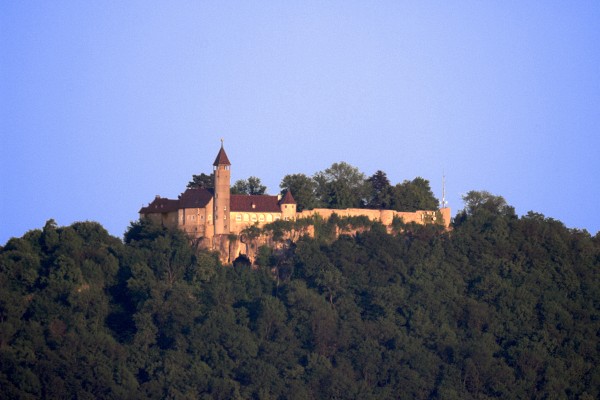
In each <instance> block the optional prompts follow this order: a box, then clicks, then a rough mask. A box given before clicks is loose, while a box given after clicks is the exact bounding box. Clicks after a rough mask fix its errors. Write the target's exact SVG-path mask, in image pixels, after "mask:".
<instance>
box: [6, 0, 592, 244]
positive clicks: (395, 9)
mask: <svg viewBox="0 0 600 400" xmlns="http://www.w3.org/2000/svg"><path fill="white" fill-rule="evenodd" d="M0 134H1V137H0V139H1V141H0V157H1V159H0V162H1V164H0V245H1V244H4V243H5V242H6V241H7V240H8V239H9V238H10V237H12V236H17V237H20V236H22V235H23V234H24V233H25V232H26V231H28V230H30V229H35V228H41V227H43V225H44V223H45V221H46V220H48V219H50V218H54V219H55V220H56V221H57V223H58V224H59V225H69V224H71V223H73V222H75V221H83V220H93V221H98V222H100V223H101V224H102V225H103V226H105V227H106V228H107V229H108V230H109V232H110V233H111V234H114V235H116V236H119V237H122V234H123V232H124V231H125V230H126V228H127V226H128V225H129V223H130V222H131V221H133V220H136V219H137V218H138V214H137V212H138V210H139V209H140V207H141V206H142V205H146V204H148V203H149V202H150V201H151V200H152V199H153V198H154V196H155V195H156V194H160V195H161V196H164V197H171V198H176V197H177V195H178V194H179V193H181V192H182V191H183V190H184V189H185V186H186V183H187V182H188V181H189V180H190V178H191V176H192V174H199V173H201V172H205V173H210V171H211V168H212V162H213V161H214V158H215V156H216V154H217V151H218V149H219V146H220V141H219V139H220V138H221V137H223V138H224V139H225V148H226V150H227V153H228V155H229V158H230V160H231V162H232V164H233V165H232V179H233V180H237V179H245V178H248V177H249V176H251V175H254V176H258V177H259V178H261V179H262V181H263V183H264V184H266V185H267V186H268V192H269V193H271V194H275V193H277V192H278V191H279V183H280V181H281V179H282V178H283V176H285V175H286V174H291V173H305V174H308V175H312V174H313V173H315V172H317V171H320V170H323V169H325V168H327V167H329V166H330V165H331V164H332V163H334V162H339V161H346V162H348V163H350V164H352V165H354V166H356V167H357V168H359V169H360V170H361V171H362V172H364V173H365V174H366V175H367V176H369V175H371V174H373V173H374V172H375V171H376V170H378V169H380V170H383V171H385V172H386V173H387V175H388V177H389V178H390V180H391V181H392V183H393V184H395V183H398V182H402V181H403V180H405V179H413V178H415V177H417V176H421V177H423V178H425V179H428V180H429V181H430V183H431V187H432V189H433V190H434V193H435V194H436V196H437V197H441V191H442V184H441V182H442V175H443V174H444V173H445V175H446V190H447V200H448V201H449V206H450V207H451V208H452V209H453V213H455V212H456V211H457V210H459V209H461V208H462V207H463V204H462V201H461V195H462V194H464V193H466V192H468V191H469V190H488V191H490V192H492V193H494V194H497V195H502V196H504V197H505V198H506V200H507V202H508V203H509V204H511V205H513V206H514V207H515V208H516V211H517V213H518V214H519V215H523V214H525V213H527V211H529V210H533V211H536V212H540V213H543V214H544V215H546V216H547V217H552V218H555V219H558V220H561V221H563V222H564V223H565V224H566V225H567V226H568V227H571V228H581V229H587V230H588V231H589V232H590V233H592V234H595V233H596V232H597V231H598V230H600V210H599V207H598V203H599V202H600V179H599V178H598V177H597V174H598V172H599V171H600V161H599V153H600V151H599V150H600V149H599V147H600V146H599V144H600V2H599V1H596V0H594V1H561V2H558V1H531V2H529V1H501V2H500V1H473V2H462V1H452V2H446V1H439V2H427V1H425V2H421V1H411V2H403V1H397V0H394V1H361V2H358V1H314V2H312V1H252V2H248V1H239V2H223V1H214V2H201V1H189V2H187V1H169V2H156V3H154V2H150V1H139V2H136V1H126V2H123V1H100V2H92V1H12V2H11V1H3V2H0Z"/></svg>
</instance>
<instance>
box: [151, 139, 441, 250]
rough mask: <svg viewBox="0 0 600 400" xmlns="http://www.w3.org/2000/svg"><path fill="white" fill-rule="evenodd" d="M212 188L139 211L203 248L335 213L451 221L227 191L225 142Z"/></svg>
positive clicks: (427, 213)
mask: <svg viewBox="0 0 600 400" xmlns="http://www.w3.org/2000/svg"><path fill="white" fill-rule="evenodd" d="M213 172H214V189H204V188H193V189H187V190H186V191H185V192H183V193H182V194H181V195H180V196H179V197H178V199H177V200H172V199H167V198H162V197H160V196H156V198H155V199H154V200H153V201H152V202H151V203H150V204H149V205H148V206H146V207H142V208H141V209H140V211H139V213H140V217H141V218H149V219H151V220H153V221H155V222H157V223H160V224H162V225H163V226H166V227H170V228H179V229H181V230H183V231H184V232H185V233H187V234H188V235H189V236H190V237H192V238H194V239H202V240H203V241H204V242H205V243H204V245H205V246H207V247H212V248H216V247H217V242H219V241H220V240H219V239H222V238H224V237H231V235H239V234H240V233H241V232H242V230H243V229H244V228H247V227H249V226H252V225H257V226H258V227H259V228H260V227H263V226H264V225H265V224H268V223H270V222H274V221H278V220H298V219H301V218H311V217H313V216H314V215H318V216H320V217H322V218H324V219H328V218H329V217H330V216H331V215H333V214H334V213H335V214H337V215H338V216H340V217H355V216H366V217H368V218H369V219H370V220H372V221H379V222H381V223H382V224H383V225H385V226H387V227H391V225H392V221H393V219H394V218H402V220H403V221H404V222H405V223H411V222H414V223H418V224H426V223H432V222H437V223H442V224H443V225H444V226H445V227H448V226H449V225H450V209H449V208H446V207H443V208H441V209H439V210H419V211H415V212H400V211H394V210H372V209H363V208H348V209H341V210H340V209H326V208H315V209H312V210H303V211H302V212H297V211H296V201H295V200H294V197H293V195H292V193H290V191H287V192H286V194H285V195H284V196H283V197H281V196H270V195H239V194H231V162H230V161H229V158H228V157H227V153H225V149H224V148H223V143H221V148H220V150H219V153H218V154H217V157H216V158H215V162H214V163H213ZM440 217H441V218H442V219H443V221H439V220H437V221H436V219H437V218H440Z"/></svg>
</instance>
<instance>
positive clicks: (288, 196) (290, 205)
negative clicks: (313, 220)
mask: <svg viewBox="0 0 600 400" xmlns="http://www.w3.org/2000/svg"><path fill="white" fill-rule="evenodd" d="M279 206H280V207H281V216H282V218H283V220H284V221H290V220H291V221H294V220H295V219H296V200H294V196H292V192H291V191H289V190H288V191H287V192H285V196H283V198H282V199H281V201H280V202H279Z"/></svg>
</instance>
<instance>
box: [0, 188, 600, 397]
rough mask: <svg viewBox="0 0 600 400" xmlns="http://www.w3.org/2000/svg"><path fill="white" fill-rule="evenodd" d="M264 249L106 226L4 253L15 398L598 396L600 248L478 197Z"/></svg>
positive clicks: (46, 231) (136, 226)
mask: <svg viewBox="0 0 600 400" xmlns="http://www.w3.org/2000/svg"><path fill="white" fill-rule="evenodd" d="M338 223H339V221H335V218H334V220H332V221H328V220H324V221H323V223H322V226H321V227H320V228H319V229H320V230H319V232H320V234H317V235H314V236H312V237H310V236H307V235H304V236H301V235H299V236H298V237H296V238H294V240H292V241H291V242H290V243H289V245H288V246H286V247H285V248H284V249H281V250H274V249H273V248H271V247H267V246H263V247H261V248H260V249H259V252H258V256H257V258H256V263H255V265H254V268H250V266H248V265H247V264H246V263H244V262H241V260H238V262H236V263H235V264H234V265H223V264H222V263H221V261H220V260H219V257H218V254H216V253H214V252H210V251H207V250H202V249H197V248H194V247H192V246H191V245H190V241H189V240H188V238H187V236H186V235H185V234H184V233H183V232H182V231H181V230H179V229H168V228H165V227H162V226H160V225H157V224H154V223H152V222H151V221H149V220H140V221H137V222H135V223H132V225H131V226H130V228H129V229H128V231H127V232H126V234H125V236H124V240H121V239H119V238H115V237H112V236H110V235H109V234H108V233H107V232H106V230H105V229H104V228H103V227H102V226H101V225H100V224H97V223H94V222H80V223H76V224H73V225H71V226H67V227H59V226H57V225H56V224H55V223H54V222H53V221H49V222H48V223H47V224H46V225H45V226H44V227H43V228H42V229H38V230H33V231H30V232H28V233H26V234H25V235H24V236H23V237H21V238H13V239H11V240H9V241H8V242H7V243H6V245H5V246H4V247H3V248H1V249H0V266H1V269H0V319H1V321H2V323H1V324H0V385H1V387H2V393H3V395H4V396H6V397H7V398H115V399H116V398H119V399H123V398H205V399H235V398H238V399H284V398H286V399H290V398H291V399H309V398H323V399H329V398H348V399H355V398H364V399H369V398H370V399H395V398H416V399H436V398H439V399H488V398H555V397H559V398H573V399H594V398H598V397H599V396H600V392H599V388H600V374H599V372H598V368H597V367H596V366H597V365H598V364H599V363H600V354H599V349H598V338H597V333H598V332H599V331H600V304H599V303H598V299H600V292H599V291H600V235H598V234H597V235H596V236H593V237H592V236H591V235H590V234H589V233H587V232H585V231H579V230H572V229H568V228H566V227H565V226H564V225H563V224H562V223H561V222H560V221H556V220H553V219H551V218H546V217H544V216H543V215H540V214H536V213H533V212H531V213H529V214H527V215H525V216H523V217H518V216H517V215H516V214H515V213H514V210H513V209H512V207H510V206H509V205H507V204H506V202H505V201H504V199H502V198H501V197H499V196H493V195H490V194H488V193H482V192H471V193H470V197H469V198H468V199H467V204H466V207H465V209H464V210H463V211H461V212H459V213H458V214H457V216H456V218H455V220H454V223H453V225H452V230H450V231H448V230H445V229H444V228H443V227H440V226H437V225H435V224H434V225H419V224H407V225H404V226H402V229H399V230H398V231H396V232H392V233H389V232H388V231H387V230H386V229H384V227H383V226H382V225H381V224H379V223H372V224H370V225H368V226H366V225H365V226H364V229H361V230H359V231H356V232H353V233H352V234H351V235H348V234H344V233H343V232H342V233H341V234H339V235H331V234H328V232H329V233H331V232H332V229H333V227H335V226H339V225H338Z"/></svg>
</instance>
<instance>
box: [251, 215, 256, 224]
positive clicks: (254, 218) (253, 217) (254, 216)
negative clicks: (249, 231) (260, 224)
mask: <svg viewBox="0 0 600 400" xmlns="http://www.w3.org/2000/svg"><path fill="white" fill-rule="evenodd" d="M250 220H251V221H252V222H256V214H252V216H251V217H250Z"/></svg>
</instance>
